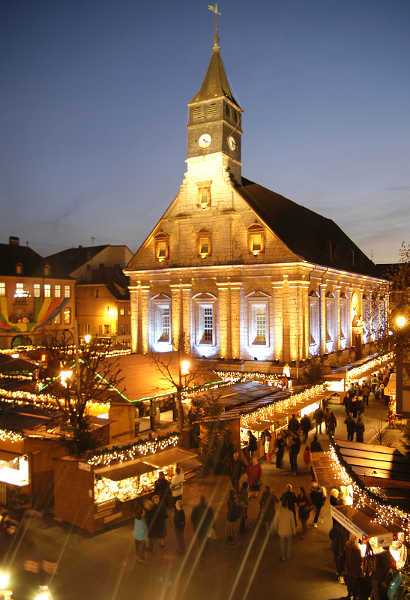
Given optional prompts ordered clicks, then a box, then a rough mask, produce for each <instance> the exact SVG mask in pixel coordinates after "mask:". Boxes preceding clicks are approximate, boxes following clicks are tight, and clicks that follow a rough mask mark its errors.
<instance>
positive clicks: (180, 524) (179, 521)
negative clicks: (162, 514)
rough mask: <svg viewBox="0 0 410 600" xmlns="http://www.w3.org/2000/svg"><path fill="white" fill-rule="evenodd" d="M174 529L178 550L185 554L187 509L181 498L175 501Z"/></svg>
mask: <svg viewBox="0 0 410 600" xmlns="http://www.w3.org/2000/svg"><path fill="white" fill-rule="evenodd" d="M174 529H175V537H176V540H177V549H178V552H179V554H185V537H184V531H185V511H184V508H183V505H182V500H181V499H180V498H178V499H177V500H176V502H175V510H174Z"/></svg>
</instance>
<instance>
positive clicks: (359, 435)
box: [355, 417, 364, 443]
mask: <svg viewBox="0 0 410 600" xmlns="http://www.w3.org/2000/svg"><path fill="white" fill-rule="evenodd" d="M355 429H356V442H362V443H363V435H364V423H363V421H362V418H361V417H358V418H357V422H356V427H355Z"/></svg>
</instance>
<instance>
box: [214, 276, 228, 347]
mask: <svg viewBox="0 0 410 600" xmlns="http://www.w3.org/2000/svg"><path fill="white" fill-rule="evenodd" d="M216 285H217V287H218V314H219V353H220V356H221V358H228V357H229V339H230V336H229V331H228V330H229V312H230V310H229V301H228V299H229V295H228V294H229V287H228V284H227V283H217V284H216Z"/></svg>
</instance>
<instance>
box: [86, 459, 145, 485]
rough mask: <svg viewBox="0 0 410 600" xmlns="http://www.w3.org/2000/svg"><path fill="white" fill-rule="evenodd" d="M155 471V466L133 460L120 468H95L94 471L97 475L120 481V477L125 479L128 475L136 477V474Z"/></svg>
mask: <svg viewBox="0 0 410 600" xmlns="http://www.w3.org/2000/svg"><path fill="white" fill-rule="evenodd" d="M152 471H155V467H153V466H152V465H149V464H147V463H145V462H142V461H137V462H134V463H133V464H131V465H130V464H127V465H125V466H123V467H120V468H117V469H115V468H111V469H107V468H104V469H96V470H95V473H96V474H97V475H102V476H103V477H107V479H112V480H113V481H120V480H121V479H127V478H128V477H136V476H137V475H143V474H144V473H151V472H152Z"/></svg>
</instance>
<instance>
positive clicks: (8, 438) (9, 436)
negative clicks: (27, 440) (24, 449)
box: [0, 429, 24, 444]
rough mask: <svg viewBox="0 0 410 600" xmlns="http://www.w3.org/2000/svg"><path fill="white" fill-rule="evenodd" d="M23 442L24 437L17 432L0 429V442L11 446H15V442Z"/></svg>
mask: <svg viewBox="0 0 410 600" xmlns="http://www.w3.org/2000/svg"><path fill="white" fill-rule="evenodd" d="M23 440H24V437H23V436H22V435H21V433H18V432H17V431H12V430H11V429H0V441H2V442H11V443H12V444H16V443H17V442H22V441H23Z"/></svg>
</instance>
